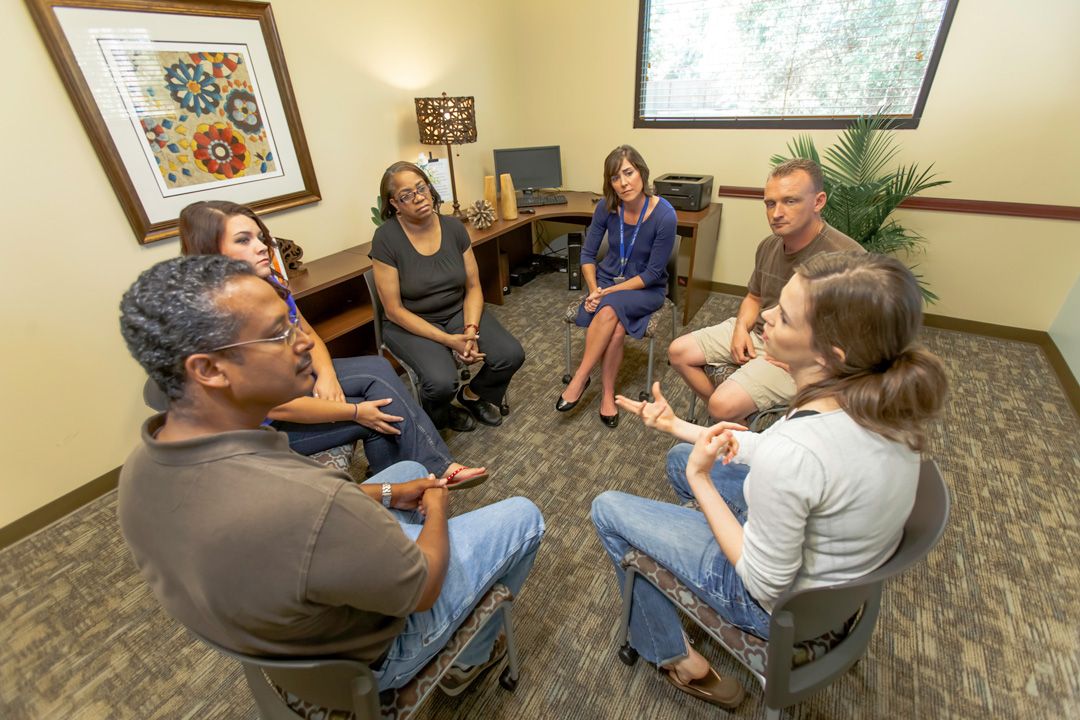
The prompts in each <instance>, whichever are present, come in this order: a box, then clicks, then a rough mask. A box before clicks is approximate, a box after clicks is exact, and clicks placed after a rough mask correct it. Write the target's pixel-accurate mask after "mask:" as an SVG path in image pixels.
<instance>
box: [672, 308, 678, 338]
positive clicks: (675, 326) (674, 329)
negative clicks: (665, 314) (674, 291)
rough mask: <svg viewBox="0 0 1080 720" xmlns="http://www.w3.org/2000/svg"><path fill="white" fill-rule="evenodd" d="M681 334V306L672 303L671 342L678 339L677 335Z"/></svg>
mask: <svg viewBox="0 0 1080 720" xmlns="http://www.w3.org/2000/svg"><path fill="white" fill-rule="evenodd" d="M677 332H679V306H678V305H676V304H675V303H671V342H675V340H676V339H677V338H676V337H675V333H677Z"/></svg>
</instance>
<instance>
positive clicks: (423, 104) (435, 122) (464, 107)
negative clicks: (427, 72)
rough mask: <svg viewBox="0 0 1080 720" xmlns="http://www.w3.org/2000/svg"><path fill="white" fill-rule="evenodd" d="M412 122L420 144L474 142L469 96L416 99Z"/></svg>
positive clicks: (473, 109)
mask: <svg viewBox="0 0 1080 720" xmlns="http://www.w3.org/2000/svg"><path fill="white" fill-rule="evenodd" d="M416 124H417V125H418V126H419V127H420V142H422V143H423V144H424V145H463V144H465V143H474V142H476V101H475V99H474V98H473V97H472V96H469V97H447V96H446V93H443V94H442V96H441V97H426V98H416Z"/></svg>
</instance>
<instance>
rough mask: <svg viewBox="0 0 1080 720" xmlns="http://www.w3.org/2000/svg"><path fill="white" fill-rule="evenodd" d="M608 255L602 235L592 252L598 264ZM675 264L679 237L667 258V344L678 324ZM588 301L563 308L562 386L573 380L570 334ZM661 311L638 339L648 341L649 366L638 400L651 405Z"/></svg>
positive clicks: (676, 263) (605, 238) (585, 296)
mask: <svg viewBox="0 0 1080 720" xmlns="http://www.w3.org/2000/svg"><path fill="white" fill-rule="evenodd" d="M607 252H608V236H607V234H606V233H605V234H604V237H603V239H601V240H600V247H599V248H598V249H597V251H596V262H597V263H599V262H600V261H601V260H603V259H604V256H605V255H607ZM678 260H679V236H678V235H676V236H675V242H674V244H673V245H672V246H671V255H669V256H668V263H667V272H668V282H667V294H666V296H665V298H664V305H665V306H670V307H671V340H672V342H674V341H675V334H676V333H677V332H678V328H679V320H678V303H677V301H676V297H677V296H676V292H677V288H678V286H679V278H678ZM587 297H588V293H586V294H584V295H582V296H581V297H580V298H578V299H577V300H575V301H573V302H572V303H570V304H569V305H568V306H567V307H566V312H565V314H564V315H563V322H564V323H565V325H566V374H565V375H563V377H562V381H563V384H564V385H566V384H568V383H569V382H570V380H571V379H572V378H573V375H572V373H573V366H572V359H571V357H570V355H571V352H570V340H571V338H570V331H571V330H572V329H573V328H574V327H576V326H575V324H574V319H575V318H576V317H577V312H578V308H579V307H580V306H581V303H582V302H583V301H584V300H585V298H587ZM662 310H663V308H660V310H657V311H656V312H654V313H653V314H652V315H651V316H650V317H649V325H648V327H647V328H646V329H645V335H644V336H643V338H642V339H647V340H648V341H649V364H648V369H647V370H646V378H645V389H644V390H642V391H641V392H640V393H638V399H639V400H649V401H650V402H651V401H652V399H653V397H652V384H653V363H654V360H655V358H656V329H657V327H658V326H659V325H660V313H661V311H662Z"/></svg>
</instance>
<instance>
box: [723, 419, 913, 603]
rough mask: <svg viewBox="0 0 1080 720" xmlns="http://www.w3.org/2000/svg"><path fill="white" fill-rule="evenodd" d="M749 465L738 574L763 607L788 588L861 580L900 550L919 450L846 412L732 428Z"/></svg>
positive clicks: (738, 459) (742, 458) (740, 459)
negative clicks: (757, 428) (755, 428)
mask: <svg viewBox="0 0 1080 720" xmlns="http://www.w3.org/2000/svg"><path fill="white" fill-rule="evenodd" d="M735 436H736V438H737V439H738V441H739V452H738V455H737V456H736V457H735V458H734V462H739V463H745V464H747V465H749V466H750V473H749V474H748V475H747V476H746V481H745V485H744V486H743V493H744V494H745V497H746V503H747V508H748V511H747V519H746V524H745V525H744V526H743V548H742V555H741V557H740V558H739V562H738V564H736V566H735V571H736V572H737V573H738V575H739V577H740V578H741V579H742V581H743V584H744V585H745V586H746V588H747V590H749V592H750V594H751V595H752V596H753V597H754V599H755V600H757V601H758V602H759V603H760V604H761V606H762V607H763V608H765V609H766V610H767V611H768V612H770V613H771V612H772V610H773V606H774V605H775V604H776V601H777V600H778V599H779V597H780V596H781V595H782V594H784V593H785V592H787V591H788V590H800V589H803V588H808V587H819V586H822V585H831V584H834V583H837V582H843V581H845V580H851V579H853V578H857V577H860V576H862V575H865V574H866V573H868V572H870V571H871V570H874V569H875V568H877V567H878V566H879V565H881V564H882V563H884V562H885V561H886V560H888V559H889V557H890V556H891V555H892V554H893V553H894V552H895V551H896V548H897V546H898V545H899V544H900V538H901V535H902V534H903V527H904V523H905V522H906V521H907V517H908V515H909V514H910V513H911V508H912V506H913V505H914V503H915V489H916V486H917V485H918V478H919V455H918V453H916V452H914V451H912V450H911V449H910V448H908V447H907V446H906V445H904V444H903V443H898V442H893V441H892V440H888V439H886V438H884V437H882V436H881V435H878V434H877V433H875V432H872V431H870V430H867V429H866V428H863V427H861V426H860V425H858V424H857V423H856V422H855V421H854V420H852V419H851V418H850V417H849V416H848V415H847V413H845V412H844V411H843V410H835V411H832V412H827V413H822V414H818V415H809V416H804V417H799V418H795V419H792V420H787V419H785V420H781V421H779V422H777V423H776V424H775V425H773V426H772V427H770V428H769V429H768V430H766V431H765V432H763V433H761V434H756V433H750V432H738V433H735Z"/></svg>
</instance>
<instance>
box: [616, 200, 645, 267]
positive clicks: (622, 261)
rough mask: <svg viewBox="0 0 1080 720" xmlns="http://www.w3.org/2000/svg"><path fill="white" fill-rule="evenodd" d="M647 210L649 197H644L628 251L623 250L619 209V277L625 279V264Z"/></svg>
mask: <svg viewBox="0 0 1080 720" xmlns="http://www.w3.org/2000/svg"><path fill="white" fill-rule="evenodd" d="M648 209H649V196H648V195H646V196H645V204H644V205H642V206H641V215H639V216H638V219H637V225H635V226H634V234H633V236H632V237H631V238H630V251H629V252H625V251H624V250H623V233H624V228H623V217H622V216H623V209H622V208H621V207H620V208H619V277H623V278H625V277H626V263H628V262H630V255H631V254H632V253H633V252H634V243H636V242H637V234H638V231H639V230H641V223H642V222H643V221H644V220H645V211H646V210H648Z"/></svg>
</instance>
